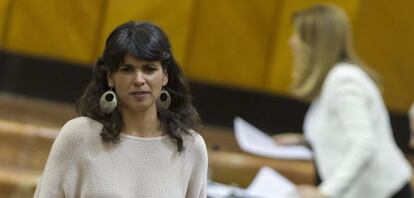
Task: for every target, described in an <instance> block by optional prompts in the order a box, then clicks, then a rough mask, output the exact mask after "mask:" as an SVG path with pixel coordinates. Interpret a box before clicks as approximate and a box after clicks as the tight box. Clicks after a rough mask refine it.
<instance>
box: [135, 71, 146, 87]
mask: <svg viewBox="0 0 414 198" xmlns="http://www.w3.org/2000/svg"><path fill="white" fill-rule="evenodd" d="M134 83H135V84H136V85H142V84H144V83H145V76H144V74H143V73H142V72H141V71H137V72H136V74H135V82H134Z"/></svg>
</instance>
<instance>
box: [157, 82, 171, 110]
mask: <svg viewBox="0 0 414 198" xmlns="http://www.w3.org/2000/svg"><path fill="white" fill-rule="evenodd" d="M170 104H171V95H170V93H168V91H167V90H165V89H164V87H162V90H161V93H160V96H159V97H158V99H157V107H159V108H160V110H168V108H169V107H170Z"/></svg>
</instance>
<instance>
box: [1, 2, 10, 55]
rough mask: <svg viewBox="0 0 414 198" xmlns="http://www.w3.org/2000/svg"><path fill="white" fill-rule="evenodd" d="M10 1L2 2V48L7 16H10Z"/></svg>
mask: <svg viewBox="0 0 414 198" xmlns="http://www.w3.org/2000/svg"><path fill="white" fill-rule="evenodd" d="M9 3H10V0H0V48H1V47H2V46H3V42H4V37H3V36H4V30H5V25H6V19H7V18H6V16H7V14H8V12H7V11H8V9H7V7H8V5H9Z"/></svg>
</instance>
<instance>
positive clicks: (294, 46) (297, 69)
mask: <svg viewBox="0 0 414 198" xmlns="http://www.w3.org/2000/svg"><path fill="white" fill-rule="evenodd" d="M289 45H290V48H291V50H292V55H293V70H292V77H293V79H296V78H298V77H299V76H300V73H301V72H303V71H304V69H305V68H304V66H305V63H306V60H305V56H306V53H305V51H306V50H307V46H306V45H305V43H304V42H303V41H302V39H301V38H300V36H299V32H298V31H297V29H296V28H294V30H293V33H292V35H291V36H290V38H289Z"/></svg>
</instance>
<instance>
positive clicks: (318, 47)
mask: <svg viewBox="0 0 414 198" xmlns="http://www.w3.org/2000/svg"><path fill="white" fill-rule="evenodd" d="M293 26H294V32H293V34H292V36H291V38H290V45H291V48H292V51H293V55H294V69H293V78H294V84H293V87H292V91H293V93H294V94H295V95H296V96H297V97H299V98H302V99H305V100H309V101H312V103H311V106H310V108H309V110H308V112H307V114H306V117H305V122H304V137H303V136H300V135H293V134H282V135H278V136H276V137H275V139H276V141H277V142H279V143H285V144H289V143H303V142H307V143H309V145H310V146H311V147H312V149H313V151H314V158H315V163H316V167H317V170H318V174H319V175H320V177H321V180H322V182H321V183H320V184H319V185H318V186H317V187H314V186H308V185H306V186H299V187H298V189H299V193H300V195H301V197H305V198H314V197H341V198H387V197H393V198H396V197H404V198H408V197H411V189H410V179H411V168H410V164H409V163H408V161H407V160H406V159H405V157H404V155H403V153H402V152H401V151H400V150H399V148H398V147H397V145H396V143H395V141H394V138H393V133H392V129H391V126H390V119H389V117H388V112H387V109H386V107H385V105H384V102H383V99H382V96H381V92H380V89H379V88H378V87H379V85H378V83H377V80H376V79H377V77H376V75H375V74H374V73H373V72H372V71H370V70H369V69H368V68H366V67H365V66H364V65H363V64H362V63H361V62H360V61H359V59H358V58H357V56H356V55H355V53H354V48H353V46H352V40H351V30H350V27H349V26H350V25H349V21H348V19H347V16H346V14H345V12H344V11H343V10H341V9H340V8H339V7H337V6H334V5H329V4H321V5H315V6H312V7H310V8H307V9H304V10H301V11H299V12H297V13H295V14H294V16H293Z"/></svg>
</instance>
